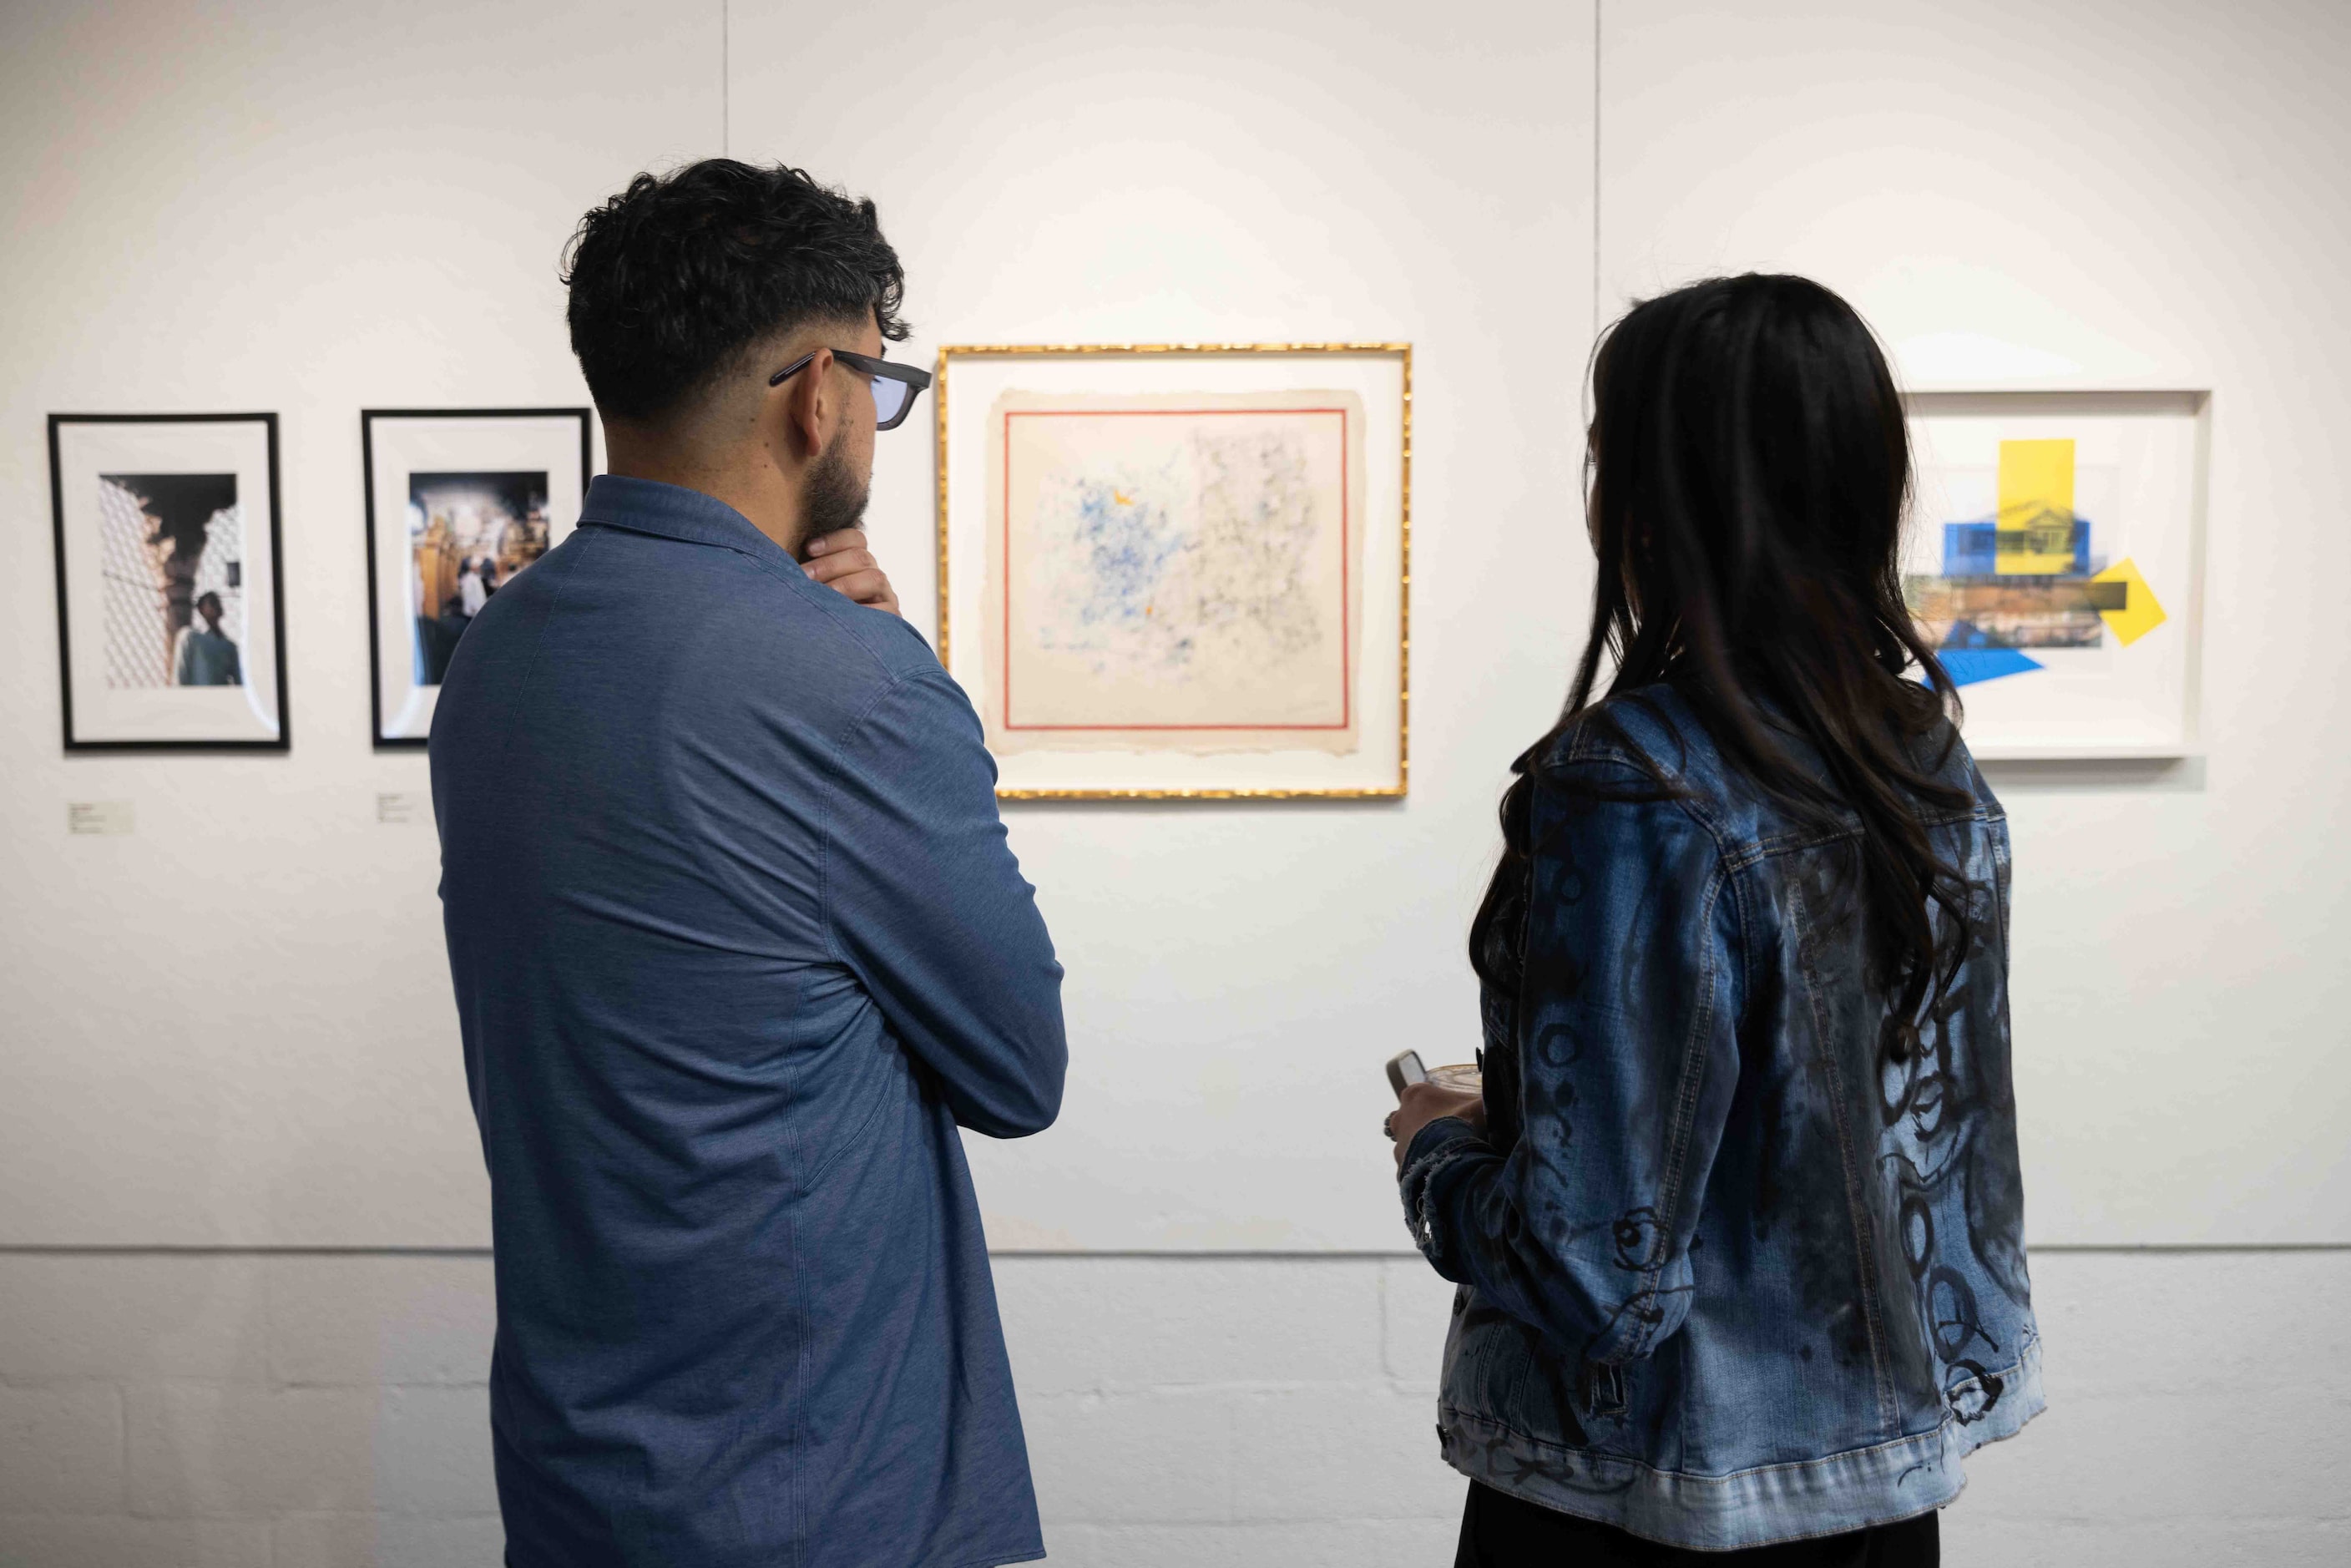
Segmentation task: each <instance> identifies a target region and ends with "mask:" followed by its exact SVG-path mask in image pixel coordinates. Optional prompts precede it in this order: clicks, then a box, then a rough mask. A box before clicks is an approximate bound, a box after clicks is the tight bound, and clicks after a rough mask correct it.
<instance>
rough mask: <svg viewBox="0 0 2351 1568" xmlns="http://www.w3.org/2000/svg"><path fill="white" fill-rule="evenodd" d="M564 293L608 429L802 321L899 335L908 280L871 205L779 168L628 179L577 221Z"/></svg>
mask: <svg viewBox="0 0 2351 1568" xmlns="http://www.w3.org/2000/svg"><path fill="white" fill-rule="evenodd" d="M563 281H564V282H565V284H566V285H568V286H569V288H570V290H571V303H570V307H569V310H568V312H567V315H568V317H569V321H570V324H571V351H572V352H573V353H575V354H577V355H579V356H580V371H582V372H583V373H584V374H585V375H586V376H587V378H588V391H589V392H590V394H591V395H592V396H593V397H594V398H595V400H596V406H597V407H598V408H600V409H601V410H602V411H603V412H604V413H605V414H606V416H607V417H612V416H618V417H620V418H622V419H658V418H660V417H661V416H663V415H664V414H666V413H671V412H673V411H674V410H675V409H676V408H677V406H678V405H679V404H680V403H682V402H684V401H685V400H686V399H687V398H689V397H691V396H692V395H693V394H694V393H695V392H700V391H701V390H702V389H703V388H705V387H706V386H708V385H709V384H710V383H711V382H713V381H715V380H716V378H717V377H718V376H720V375H721V374H723V373H725V372H726V371H729V370H731V369H733V368H735V367H736V365H737V363H738V362H739V361H741V359H742V357H743V354H744V351H745V350H747V349H748V348H749V347H750V346H751V345H752V344H753V343H755V342H758V341H760V340H763V339H767V338H771V337H773V336H775V335H776V334H778V333H779V332H784V331H789V329H792V328H794V327H798V326H799V325H800V324H802V323H803V322H807V321H821V320H860V321H862V320H863V319H865V318H866V317H868V316H871V317H872V319H874V321H875V322H876V324H878V325H879V326H880V328H881V329H882V335H883V337H884V338H887V339H890V340H893V341H896V340H901V339H904V337H905V336H906V324H905V322H904V321H902V320H900V319H898V307H899V305H900V304H901V303H902V302H903V301H904V298H905V288H906V275H905V270H904V268H903V267H900V266H899V265H898V253H897V252H896V251H894V250H892V249H891V248H890V242H889V241H888V240H886V239H883V237H882V228H881V225H880V224H879V223H878V222H876V221H875V217H874V212H873V204H872V202H871V201H870V200H868V201H857V200H852V198H851V197H850V196H849V194H848V193H846V192H842V191H837V190H833V189H831V188H829V187H827V186H824V185H820V184H819V183H817V182H816V181H815V180H813V179H811V178H810V176H809V174H808V172H806V171H805V170H801V169H792V168H788V167H786V166H784V165H782V164H778V165H776V166H775V167H774V168H771V169H755V168H753V167H752V166H751V165H750V164H748V163H742V162H737V161H736V160H734V159H732V158H710V159H705V160H704V161H703V162H699V163H695V164H691V165H689V166H687V167H685V168H684V169H680V170H678V171H676V172H674V173H670V174H666V175H663V176H660V177H658V178H656V177H655V176H653V175H652V174H640V175H638V176H637V177H636V178H635V179H633V180H632V181H630V182H629V188H628V189H627V190H625V191H622V193H620V194H619V195H617V196H614V197H613V198H612V199H611V201H609V202H606V203H605V204H603V205H602V206H601V207H597V208H595V209H593V210H592V211H590V213H589V214H588V215H587V216H585V217H583V218H581V219H580V227H579V228H578V229H577V230H576V231H575V232H574V233H573V234H572V236H571V243H570V245H569V246H568V247H567V248H566V252H565V256H564V270H563Z"/></svg>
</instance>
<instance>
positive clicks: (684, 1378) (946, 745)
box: [432, 476, 1066, 1568]
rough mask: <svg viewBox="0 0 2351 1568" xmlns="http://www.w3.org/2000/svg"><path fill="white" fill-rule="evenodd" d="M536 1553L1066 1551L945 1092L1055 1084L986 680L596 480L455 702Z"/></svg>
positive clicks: (1037, 951) (463, 858)
mask: <svg viewBox="0 0 2351 1568" xmlns="http://www.w3.org/2000/svg"><path fill="white" fill-rule="evenodd" d="M432 758H433V792H434V809H435V811H436V813H437V815H438V818H439V821H440V829H441V848H442V882H441V892H442V900H443V905H444V916H445V924H446V927H447V936H448V944H449V965H450V970H451V973H452V975H453V976H454V977H455V985H456V995H457V1010H458V1017H459V1021H460V1024H461V1026H462V1029H463V1032H464V1039H465V1068H466V1075H467V1080H468V1082H469V1083H470V1086H471V1089H472V1093H473V1101H474V1113H475V1119H476V1121H477V1122H478V1124H479V1125H480V1129H481V1137H482V1149H483V1154H484V1156H485V1158H486V1160H487V1162H488V1166H489V1174H490V1185H491V1193H492V1200H493V1202H492V1207H493V1216H494V1222H495V1228H496V1252H497V1292H498V1330H497V1348H496V1356H495V1361H494V1365H493V1369H492V1373H491V1423H492V1429H493V1436H494V1438H495V1444H496V1462H497V1473H498V1489H499V1499H500V1502H501V1504H502V1506H503V1509H504V1511H505V1516H506V1523H507V1542H508V1546H507V1550H508V1553H509V1556H508V1561H509V1562H510V1563H513V1564H516V1565H517V1568H601V1565H604V1564H621V1563H628V1564H645V1565H653V1564H659V1565H662V1568H685V1565H688V1564H691V1565H693V1568H719V1565H722V1564H744V1565H749V1564H758V1565H760V1568H780V1565H785V1564H790V1565H793V1568H825V1565H829V1564H841V1565H849V1564H857V1565H861V1568H885V1565H893V1564H916V1563H920V1564H934V1565H936V1568H979V1565H982V1564H990V1563H1012V1562H1019V1561H1025V1560H1028V1559H1030V1558H1034V1557H1038V1556H1040V1555H1042V1552H1043V1548H1042V1543H1041V1541H1040V1535H1039V1531H1038V1525H1037V1511H1036V1502H1035V1498H1034V1494H1033V1492H1032V1490H1031V1489H1030V1485H1029V1466H1028V1456H1027V1452H1026V1449H1025V1448H1024V1447H1023V1444H1022V1440H1021V1434H1020V1420H1019V1412H1018V1410H1017V1409H1016V1407H1015V1406H1014V1402H1013V1393H1012V1382H1011V1375H1010V1370H1009V1367H1008V1364H1007V1362H1006V1359H1005V1352H1004V1341H1003V1333H1002V1331H1001V1329H1000V1327H999V1325H998V1320H997V1312H996V1301H995V1293H994V1289H993V1286H992V1283H991V1281H990V1279H989V1275H988V1266H987V1251H986V1248H985V1245H984V1242H983V1239H982V1237H981V1233H980V1223H979V1213H978V1208H977V1203H976V1202H975V1200H974V1197H973V1195H972V1186H971V1177H970V1173H969V1171H968V1169H967V1166H966V1165H965V1162H964V1155H963V1146H962V1144H961V1142H960V1137H959V1134H958V1132H957V1128H958V1125H960V1126H964V1127H970V1128H974V1129H976V1130H977V1131H979V1132H982V1133H986V1134H991V1135H994V1136H998V1137H1003V1136H1017V1135H1019V1134H1026V1133H1032V1132H1035V1131H1037V1130H1038V1129H1040V1128H1041V1127H1044V1126H1045V1125H1047V1124H1050V1122H1051V1121H1052V1119H1053V1116H1054V1114H1055V1113H1056V1111H1057V1110H1058V1108H1059V1104H1060V1100H1061V1078H1062V1070H1063V1067H1064V1064H1065V1061H1066V1051H1065V1047H1064V1044H1063V1040H1062V1032H1061V967H1060V966H1059V965H1058V964H1056V963H1055V962H1054V959H1053V952H1052V946H1051V943H1050V940H1049V939H1048V937H1047V936H1046V932H1045V926H1044V922H1043V921H1042V919H1041V918H1040V916H1039V915H1038V912H1037V906H1036V901H1035V898H1034V895H1033V893H1032V891H1031V889H1030V888H1029V884H1028V883H1026V882H1024V881H1023V880H1022V879H1021V876H1020V872H1019V865H1018V864H1017V863H1016V862H1015V861H1014V859H1013V856H1012V853H1011V851H1010V849H1009V847H1008V845H1007V843H1006V841H1005V833H1004V828H1003V826H1002V824H1001V823H1000V821H998V817H997V811H996V799H995V792H994V780H995V770H994V768H993V766H992V764H991V763H990V762H989V759H988V757H987V752H986V750H985V749H984V748H983V746H982V743H981V732H980V727H979V723H978V720H977V716H975V715H974V714H973V712H972V708H971V705H970V703H969V702H968V701H967V699H966V697H965V696H964V694H963V692H962V690H961V689H960V688H959V687H957V686H956V684H955V682H954V681H953V680H952V679H950V678H949V677H948V675H947V674H946V671H945V670H943V669H942V668H941V667H940V665H939V662H938V660H937V659H936V658H935V656H933V654H932V653H931V650H930V649H929V647H928V646H927V645H925V643H924V642H923V639H922V638H921V636H920V635H918V634H917V633H916V632H914V631H913V630H912V629H911V628H909V627H908V626H907V625H906V624H905V623H904V622H902V621H900V620H898V619H897V618H896V617H894V616H892V615H888V614H885V613H883V612H878V611H874V610H869V609H865V608H862V607H861V606H858V605H855V604H852V603H851V602H850V601H847V600H846V599H844V598H842V597H841V595H839V594H837V593H835V592H834V591H831V589H828V588H824V587H820V586H819V585H816V584H813V583H811V582H810V581H809V580H807V578H806V577H805V576H804V575H803V573H802V571H801V570H800V568H799V565H798V564H797V563H796V562H794V561H793V560H792V559H791V558H790V557H789V555H788V554H786V553H785V552H784V551H783V550H782V549H779V548H778V547H777V546H776V545H775V544H774V543H773V542H772V541H770V540H769V539H768V538H766V536H764V535H762V534H761V533H759V532H758V530H757V529H756V528H753V527H752V526H751V524H750V523H749V522H748V521H747V520H746V519H745V518H744V517H742V516H741V515H740V514H739V513H737V512H736V511H735V510H734V509H733V508H731V507H726V506H725V505H724V504H722V503H720V502H718V501H716V500H714V499H712V498H711V497H706V496H703V495H700V494H698V493H696V492H694V491H691V490H684V489H679V488H676V487H674V486H666V485H659V484H653V483H652V482H649V481H644V480H634V479H621V478H613V477H611V476H604V477H600V478H598V479H597V480H596V481H595V482H594V483H593V484H592V485H591V486H590V488H589V492H588V497H587V503H586V506H585V507H584V508H583V512H582V517H581V526H580V528H579V530H578V531H577V532H576V533H574V534H573V535H572V536H571V537H570V538H569V539H567V540H565V541H564V543H563V544H562V545H560V546H559V547H558V548H557V549H554V550H552V551H550V552H549V554H548V555H547V556H546V557H545V559H542V560H540V561H539V562H538V563H537V564H536V565H534V566H533V567H531V568H530V569H529V570H527V571H524V572H522V573H520V574H519V575H517V577H516V578H514V579H513V580H512V581H510V582H509V583H507V585H506V586H505V587H503V588H501V589H500V590H499V591H498V592H497V593H496V596H495V597H494V598H493V599H492V600H491V601H490V602H489V604H488V605H487V607H486V608H485V609H484V611H483V612H482V613H481V614H480V615H479V616H478V617H476V618H475V622H474V623H473V625H472V627H471V629H470V630H468V632H466V634H465V640H464V641H463V642H462V643H460V644H459V645H458V648H457V651H456V653H455V657H454V659H453V660H452V661H451V664H450V666H449V671H448V677H447V681H446V683H445V685H444V686H443V688H442V692H441V697H440V706H439V710H438V712H437V713H436V715H435V716H434V726H433V739H432Z"/></svg>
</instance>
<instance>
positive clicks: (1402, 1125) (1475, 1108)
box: [1388, 1083, 1486, 1167]
mask: <svg viewBox="0 0 2351 1568" xmlns="http://www.w3.org/2000/svg"><path fill="white" fill-rule="evenodd" d="M1442 1116H1458V1117H1460V1118H1461V1119H1462V1120H1463V1121H1465V1122H1467V1123H1468V1124H1469V1126H1470V1129H1471V1131H1473V1132H1475V1133H1476V1134H1478V1135H1479V1137H1481V1138H1482V1137H1484V1136H1485V1135H1486V1097H1485V1096H1484V1095H1483V1094H1472V1093H1470V1092H1468V1091H1467V1090H1462V1089H1447V1088H1446V1087H1445V1086H1443V1085H1442V1084H1437V1083H1407V1084H1405V1086H1404V1093H1403V1095H1402V1096H1401V1097H1400V1098H1399V1099H1398V1100H1397V1102H1396V1108H1395V1114H1394V1115H1392V1116H1390V1117H1389V1118H1388V1130H1389V1131H1391V1132H1393V1133H1394V1134H1395V1161H1396V1165H1397V1166H1399V1167H1401V1166H1403V1165H1404V1152H1405V1150H1406V1149H1408V1148H1410V1147H1412V1139H1413V1134H1416V1133H1417V1132H1419V1131H1420V1130H1421V1129H1422V1128H1423V1127H1426V1126H1427V1125H1428V1124H1430V1123H1431V1122H1434V1121H1436V1120H1437V1119H1438V1118H1439V1117H1442Z"/></svg>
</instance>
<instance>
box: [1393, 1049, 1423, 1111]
mask: <svg viewBox="0 0 2351 1568" xmlns="http://www.w3.org/2000/svg"><path fill="white" fill-rule="evenodd" d="M1426 1082H1428V1069H1427V1068H1426V1067H1423V1066H1422V1065H1421V1064H1420V1052H1418V1051H1397V1052H1396V1053H1395V1055H1394V1056H1391V1057H1389V1058H1388V1087H1389V1088H1391V1089H1393V1090H1395V1095H1396V1098H1397V1099H1399V1100H1401V1099H1403V1098H1404V1086H1405V1084H1407V1083H1426Z"/></svg>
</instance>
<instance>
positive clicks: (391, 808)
mask: <svg viewBox="0 0 2351 1568" xmlns="http://www.w3.org/2000/svg"><path fill="white" fill-rule="evenodd" d="M375 820H376V821H379V822H381V823H382V824H384V825H385V826H386V827H409V826H413V825H414V824H416V823H418V822H429V821H432V820H433V802H432V801H431V800H428V799H426V797H425V795H424V792H423V790H421V789H380V790H378V791H377V792H376V797H375Z"/></svg>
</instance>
